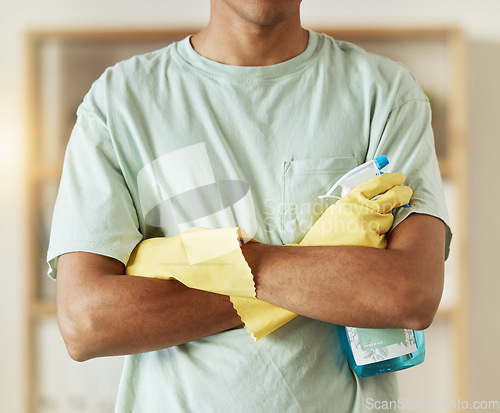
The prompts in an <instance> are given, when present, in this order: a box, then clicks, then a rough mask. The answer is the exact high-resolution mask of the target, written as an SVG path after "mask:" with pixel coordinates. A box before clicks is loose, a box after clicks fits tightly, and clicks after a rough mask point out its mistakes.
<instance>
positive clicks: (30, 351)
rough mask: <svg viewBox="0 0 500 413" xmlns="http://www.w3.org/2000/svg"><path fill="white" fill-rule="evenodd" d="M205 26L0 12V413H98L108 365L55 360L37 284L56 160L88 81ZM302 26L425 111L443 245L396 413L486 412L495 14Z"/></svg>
mask: <svg viewBox="0 0 500 413" xmlns="http://www.w3.org/2000/svg"><path fill="white" fill-rule="evenodd" d="M208 15H209V0H191V1H184V2H179V1H173V0H161V1H160V0H141V1H140V2H139V1H128V2H123V1H118V0H99V1H96V0H87V1H85V2H76V1H74V0H64V1H63V0H36V1H35V0H17V1H16V2H12V1H7V0H0V25H1V26H0V27H1V30H2V36H0V56H1V57H0V228H1V234H2V237H1V238H0V262H1V264H2V265H1V268H2V272H1V280H2V288H0V325H1V326H2V336H1V340H0V411H1V412H6V413H10V412H13V413H17V412H28V411H30V412H64V413H66V412H92V413H99V412H103V413H104V412H111V411H113V402H114V397H115V394H116V388H117V385H118V380H119V376H120V367H121V362H122V360H121V359H120V358H113V359H101V360H93V361H90V362H86V363H83V364H78V363H75V362H72V361H71V360H70V359H69V357H68V356H67V355H66V353H65V349H64V346H63V344H62V342H61V339H60V337H59V334H58V330H57V324H56V323H55V317H54V300H53V299H54V288H55V285H54V283H51V282H48V281H47V280H46V279H45V277H44V276H43V272H44V271H45V267H43V255H44V252H45V251H44V248H45V245H46V235H47V230H48V226H49V224H50V214H51V208H52V203H53V199H54V196H55V192H56V189H57V178H58V174H59V172H60V158H61V156H62V153H63V151H64V144H65V142H66V140H67V137H68V136H67V135H68V134H69V131H70V129H71V125H72V123H73V122H74V111H75V109H76V106H77V105H78V103H79V101H80V100H81V97H82V93H84V92H85V91H86V89H88V87H89V86H90V83H91V82H92V81H93V80H94V79H95V78H96V77H97V76H98V75H99V74H100V73H101V72H102V70H103V68H104V67H106V66H107V65H110V64H112V63H114V61H116V60H120V59H123V58H126V57H128V55H130V54H134V53H140V52H142V51H145V50H149V49H151V48H158V47H161V46H162V45H164V44H167V43H168V42H170V41H173V40H177V38H178V37H183V36H184V35H185V34H186V33H188V32H189V31H191V30H195V29H196V28H200V27H202V26H203V25H204V24H205V23H206V22H207V20H208ZM302 20H303V24H304V26H306V27H308V28H313V29H321V30H322V31H326V32H331V33H333V34H338V35H339V36H341V37H345V38H346V40H352V41H355V42H357V43H359V44H361V45H362V46H363V47H366V48H367V49H371V50H373V51H375V52H377V53H381V54H386V55H388V56H389V57H391V58H394V59H396V60H400V61H402V62H403V63H405V64H407V65H408V66H409V67H410V69H411V70H412V71H414V73H415V75H416V77H417V79H418V80H419V82H420V83H421V85H422V87H423V88H424V90H425V91H426V92H427V93H428V95H429V97H430V99H431V102H432V104H433V108H434V114H435V115H434V117H435V119H434V128H435V132H436V148H437V151H438V154H439V156H440V165H441V171H442V174H443V179H444V182H445V187H446V195H447V199H448V207H449V210H450V215H451V217H452V224H453V230H454V233H455V238H454V243H453V244H452V251H453V252H452V256H451V257H450V260H449V262H448V263H447V281H446V283H447V285H446V291H445V295H444V298H443V304H442V306H441V308H440V312H439V313H438V316H437V317H436V321H435V323H434V324H433V326H431V328H430V329H429V331H428V333H427V341H428V345H427V350H428V352H427V360H426V362H425V363H424V364H423V365H422V366H420V367H417V368H414V369H411V370H409V371H407V372H403V373H401V374H400V376H401V388H402V397H403V398H404V400H403V403H404V406H403V407H405V408H404V410H405V411H415V410H418V411H435V412H454V411H456V410H465V407H467V408H468V409H470V410H474V411H495V410H498V411H500V405H499V404H498V401H499V400H500V351H498V350H497V346H498V343H499V342H500V323H499V321H498V314H499V312H500V300H499V299H498V296H499V293H500V269H499V266H498V263H497V262H498V261H497V258H498V256H499V251H498V250H499V244H500V243H499V242H498V234H497V231H498V233H500V219H499V215H498V208H499V205H500V191H499V190H498V189H499V184H498V180H499V178H500V174H499V172H498V167H497V164H498V160H497V158H498V153H499V150H500V139H499V138H500V136H499V135H500V132H499V127H498V121H499V120H500V116H499V115H500V81H499V80H498V74H499V73H500V24H498V22H499V20H500V2H499V1H498V0H421V1H419V2H414V1H407V0H378V1H373V0H304V1H303V6H302ZM145 29H148V30H153V29H155V30H156V33H157V35H154V36H151V35H148V36H146V37H144V36H142V37H141V39H140V41H138V34H137V33H138V31H141V32H142V31H144V30H145ZM110 30H111V31H112V30H119V31H120V33H121V35H120V36H116V35H111V36H110V35H109V31H110ZM165 31H168V32H165ZM70 33H73V37H72V36H70V35H69V34H70ZM75 33H77V35H75ZM106 33H107V34H106ZM139 37H140V36H139ZM423 236H425V234H423ZM495 402H496V403H495ZM464 403H467V405H466V404H464ZM474 403H475V404H474Z"/></svg>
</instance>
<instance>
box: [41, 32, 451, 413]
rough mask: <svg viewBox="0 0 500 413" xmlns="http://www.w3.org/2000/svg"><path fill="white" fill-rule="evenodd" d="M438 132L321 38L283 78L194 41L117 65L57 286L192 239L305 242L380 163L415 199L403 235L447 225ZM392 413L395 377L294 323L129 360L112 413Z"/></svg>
mask: <svg viewBox="0 0 500 413" xmlns="http://www.w3.org/2000/svg"><path fill="white" fill-rule="evenodd" d="M430 119H431V114H430V107H429V102H428V100H427V98H426V96H425V95H424V93H423V92H422V90H421V89H420V87H419V86H418V85H417V83H416V81H415V79H414V78H413V76H412V75H411V74H410V73H409V72H408V70H407V69H406V68H405V67H403V66H402V65H400V64H397V63H394V62H392V61H390V60H388V59H386V58H383V57H380V56H376V55H373V54H369V53H366V52H365V51H363V50H362V49H360V48H359V47H356V46H354V45H352V44H349V43H345V42H340V41H335V40H334V39H332V38H330V37H328V36H325V35H319V34H316V33H314V32H310V33H309V43H308V46H307V48H306V50H305V51H304V52H303V53H302V54H300V55H298V56H297V57H295V58H293V59H291V60H288V61H286V62H284V63H280V64H277V65H273V66H266V67H240V66H229V65H224V64H220V63H216V62H214V61H211V60H208V59H206V58H204V57H202V56H200V55H199V54H197V53H196V51H194V49H193V48H192V47H191V44H190V41H189V38H186V39H184V40H182V41H180V42H178V43H175V44H172V45H170V46H168V47H166V48H163V49H161V50H158V51H155V52H152V53H148V54H145V55H141V56H136V57H134V58H132V59H129V60H126V61H124V62H121V63H118V64H117V65H115V66H113V67H111V68H109V69H108V70H106V71H105V73H104V74H103V75H102V76H101V77H100V79H99V80H97V81H96V82H95V83H94V85H93V86H92V88H91V90H90V91H89V93H88V94H87V96H86V97H85V99H84V101H83V103H82V105H81V106H80V108H79V109H78V120H77V122H76V125H75V128H74V131H73V134H72V136H71V139H70V141H69V144H68V149H67V153H66V159H65V164H64V169H63V175H62V179H61V184H60V190H59V194H58V198H57V202H56V207H55V211H54V218H53V227H52V232H51V240H50V246H49V251H48V261H49V264H50V275H51V276H52V277H54V278H55V277H56V272H57V257H58V256H59V255H61V254H63V253H66V252H71V251H87V252H92V253H96V254H101V255H105V256H110V257H114V258H116V259H118V260H120V261H122V262H123V263H126V262H127V260H128V258H129V255H130V253H131V251H132V250H133V248H134V247H135V246H136V244H137V243H139V242H140V241H141V240H142V239H145V238H150V237H155V236H172V235H175V234H177V233H179V232H182V231H184V230H185V229H188V228H190V227H193V226H203V227H209V228H215V227H224V226H235V225H238V226H241V227H243V228H245V230H246V231H247V232H248V233H249V235H250V236H252V237H254V238H256V239H257V240H259V241H260V242H263V243H268V244H274V245H281V244H285V243H296V242H299V241H300V240H301V238H302V237H303V235H304V234H305V233H306V232H307V230H308V229H309V228H310V227H311V225H312V224H313V223H314V222H315V220H316V219H317V218H318V217H319V216H320V215H321V213H322V212H323V211H324V210H325V209H326V208H327V207H328V205H329V204H330V203H332V202H334V201H333V200H332V199H328V200H324V199H322V200H320V199H318V195H320V194H324V193H325V192H326V191H328V189H329V188H330V187H331V185H332V184H333V183H334V182H335V181H336V180H337V179H338V178H339V177H340V176H342V175H343V174H344V173H345V172H347V171H348V170H350V169H352V168H353V167H355V166H357V165H359V164H361V163H362V162H365V161H366V160H370V159H373V158H374V157H375V156H378V155H382V154H385V155H387V157H388V158H389V160H390V164H389V166H388V167H387V168H386V170H387V171H389V172H390V171H400V172H403V173H405V174H406V176H407V184H408V185H409V186H411V187H412V188H413V190H414V195H413V198H412V201H411V206H410V207H409V208H400V209H399V210H398V212H397V213H396V221H395V224H398V223H399V222H401V221H402V220H403V219H404V218H405V217H407V216H408V215H409V214H410V213H413V212H416V213H425V214H430V215H433V216H436V217H438V218H440V219H442V220H443V221H445V222H447V220H448V218H447V213H446V207H445V201H444V197H443V190H442V184H441V179H440V174H439V169H438V165H437V160H436V156H435V152H434V142H433V135H432V130H431V126H430ZM447 229H448V233H447V246H446V248H447V250H448V245H449V239H450V232H449V228H447ZM422 235H423V236H425V234H422ZM166 253H168V252H166ZM397 398H398V389H397V379H396V376H395V375H394V374H385V375H381V376H377V377H371V378H359V377H357V376H356V375H355V374H353V373H352V371H351V370H350V369H349V367H348V364H347V362H346V359H345V356H344V354H343V353H342V350H341V348H340V343H339V337H338V334H337V326H335V325H331V324H328V323H325V322H321V321H317V320H312V319H309V318H306V317H301V316H299V317H297V318H296V319H294V320H293V321H291V322H290V323H288V324H286V325H285V326H283V327H281V328H280V329H278V330H277V331H275V332H274V333H272V334H270V335H269V336H267V337H265V338H264V339H262V340H260V341H259V342H254V340H253V339H252V338H251V337H250V336H249V334H248V333H247V332H246V331H245V330H244V329H241V328H240V329H233V330H230V331H226V332H222V333H219V334H214V335H212V336H209V337H206V338H204V339H201V340H197V341H194V342H191V343H187V344H183V345H179V346H176V347H173V348H169V349H165V350H161V351H155V352H150V353H146V354H137V355H131V356H127V357H126V361H125V366H124V371H123V375H122V380H121V383H120V388H119V394H118V400H117V405H116V411H117V412H120V413H122V412H144V413H156V412H248V413H250V412H259V413H260V412H287V413H288V412H304V411H307V412H309V411H318V412H328V411H331V412H365V411H369V409H368V406H367V399H371V400H397Z"/></svg>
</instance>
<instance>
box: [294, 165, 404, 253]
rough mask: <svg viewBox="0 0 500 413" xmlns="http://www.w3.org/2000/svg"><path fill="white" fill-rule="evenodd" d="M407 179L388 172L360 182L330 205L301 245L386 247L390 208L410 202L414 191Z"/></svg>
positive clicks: (400, 174)
mask: <svg viewBox="0 0 500 413" xmlns="http://www.w3.org/2000/svg"><path fill="white" fill-rule="evenodd" d="M404 181H405V176H404V175H403V174H402V173H385V174H382V175H379V176H377V177H375V178H372V179H370V180H369V181H368V182H365V183H363V184H361V185H359V186H357V187H356V188H354V189H353V190H352V191H350V192H349V193H348V194H347V195H345V196H344V197H343V198H341V199H340V200H339V201H337V202H336V203H335V204H333V205H331V206H330V207H328V209H327V210H326V211H325V212H324V213H323V215H321V217H320V218H319V219H318V220H317V221H316V222H315V223H314V225H313V227H312V228H311V229H310V230H309V231H308V232H307V234H306V235H305V237H304V238H303V239H302V241H301V242H300V244H299V245H302V246H304V245H357V246H362V247H374V248H386V247H387V236H386V234H387V232H388V231H389V230H390V229H391V227H392V224H393V223H394V216H393V215H392V214H391V211H392V210H393V209H394V208H397V207H400V206H403V205H405V204H408V202H409V201H410V198H411V196H412V194H413V191H412V189H411V188H410V187H408V186H402V184H403V182H404ZM375 197H377V198H375ZM373 198H375V199H373Z"/></svg>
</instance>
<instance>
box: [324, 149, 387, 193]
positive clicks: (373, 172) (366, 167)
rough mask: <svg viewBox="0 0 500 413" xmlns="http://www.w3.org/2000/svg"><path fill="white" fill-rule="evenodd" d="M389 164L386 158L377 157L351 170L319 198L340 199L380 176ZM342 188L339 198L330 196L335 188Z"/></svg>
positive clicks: (383, 156)
mask: <svg viewBox="0 0 500 413" xmlns="http://www.w3.org/2000/svg"><path fill="white" fill-rule="evenodd" d="M388 164H389V160H388V159H387V156H385V155H381V156H377V157H376V158H375V159H373V160H371V161H368V162H365V163H363V164H361V165H359V166H357V167H356V168H354V169H351V170H350V171H349V172H347V173H346V174H345V175H344V176H342V177H341V178H340V179H339V180H338V181H337V182H335V184H334V185H333V186H332V187H331V188H330V190H329V191H328V192H327V193H326V194H325V195H320V196H319V198H337V199H340V198H341V197H342V196H344V195H345V194H347V193H348V192H349V191H350V190H352V189H353V188H354V187H356V186H358V185H360V184H362V183H364V182H366V181H368V180H369V179H370V178H373V177H375V176H377V175H380V174H381V173H382V172H381V169H382V168H384V167H386V166H387V165H388ZM339 186H340V187H341V188H342V195H341V197H338V196H335V195H332V194H333V191H335V189H336V188H337V187H339Z"/></svg>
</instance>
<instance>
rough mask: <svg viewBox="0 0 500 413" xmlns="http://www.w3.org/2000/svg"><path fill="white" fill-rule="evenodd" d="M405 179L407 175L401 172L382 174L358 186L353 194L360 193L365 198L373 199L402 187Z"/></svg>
mask: <svg viewBox="0 0 500 413" xmlns="http://www.w3.org/2000/svg"><path fill="white" fill-rule="evenodd" d="M405 179H406V177H405V175H404V174H402V173H400V172H392V173H386V174H381V175H378V176H376V177H375V178H372V179H370V180H369V181H367V182H365V183H363V184H361V185H358V186H357V187H356V188H354V189H353V191H352V192H358V193H360V194H361V195H363V196H364V197H365V198H367V199H372V198H374V197H376V196H377V195H380V194H383V193H384V192H386V191H388V190H389V189H391V188H394V187H395V186H398V185H402V184H403V182H404V181H405Z"/></svg>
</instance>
